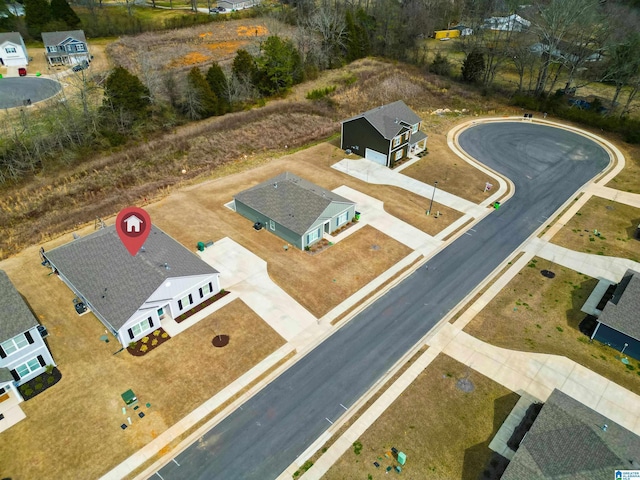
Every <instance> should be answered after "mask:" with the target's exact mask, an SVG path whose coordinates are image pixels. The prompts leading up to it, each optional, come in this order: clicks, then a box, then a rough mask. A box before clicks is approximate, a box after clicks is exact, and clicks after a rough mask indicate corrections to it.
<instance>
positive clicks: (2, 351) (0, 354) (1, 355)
mask: <svg viewBox="0 0 640 480" xmlns="http://www.w3.org/2000/svg"><path fill="white" fill-rule="evenodd" d="M0 358H7V354H6V353H4V348H2V347H0Z"/></svg>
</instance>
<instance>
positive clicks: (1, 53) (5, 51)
mask: <svg viewBox="0 0 640 480" xmlns="http://www.w3.org/2000/svg"><path fill="white" fill-rule="evenodd" d="M28 64H29V55H28V54H27V47H26V46H25V44H24V40H23V39H22V35H20V34H19V33H18V32H8V33H0V65H5V66H8V67H24V66H25V65H28Z"/></svg>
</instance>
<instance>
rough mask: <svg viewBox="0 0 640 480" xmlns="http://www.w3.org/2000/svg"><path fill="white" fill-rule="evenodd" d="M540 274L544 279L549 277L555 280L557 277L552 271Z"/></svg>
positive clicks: (544, 271)
mask: <svg viewBox="0 0 640 480" xmlns="http://www.w3.org/2000/svg"><path fill="white" fill-rule="evenodd" d="M540 273H541V274H542V276H543V277H547V278H553V277H555V276H556V274H555V273H553V272H552V271H551V270H540Z"/></svg>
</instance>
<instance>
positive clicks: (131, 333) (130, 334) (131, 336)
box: [127, 329, 135, 338]
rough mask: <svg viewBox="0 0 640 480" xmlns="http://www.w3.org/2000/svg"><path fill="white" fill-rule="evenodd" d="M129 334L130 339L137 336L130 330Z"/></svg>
mask: <svg viewBox="0 0 640 480" xmlns="http://www.w3.org/2000/svg"><path fill="white" fill-rule="evenodd" d="M127 332H129V338H133V337H134V336H135V335H134V334H133V330H131V329H129V330H127Z"/></svg>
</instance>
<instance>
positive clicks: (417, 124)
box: [411, 123, 420, 133]
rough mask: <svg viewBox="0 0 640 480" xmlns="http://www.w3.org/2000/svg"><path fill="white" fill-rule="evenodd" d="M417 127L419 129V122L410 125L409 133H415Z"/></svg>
mask: <svg viewBox="0 0 640 480" xmlns="http://www.w3.org/2000/svg"><path fill="white" fill-rule="evenodd" d="M419 129H420V124H419V123H416V124H415V125H414V126H412V127H411V133H416V132H417V131H418V130H419Z"/></svg>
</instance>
